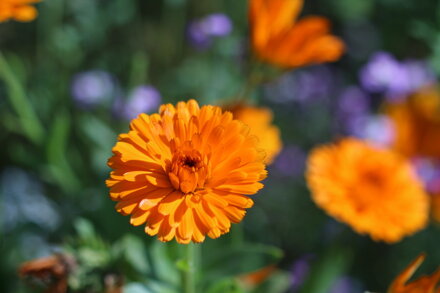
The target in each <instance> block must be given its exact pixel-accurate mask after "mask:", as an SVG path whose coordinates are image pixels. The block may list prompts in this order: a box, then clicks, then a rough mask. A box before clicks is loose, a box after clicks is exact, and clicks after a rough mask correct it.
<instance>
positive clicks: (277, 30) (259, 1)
mask: <svg viewBox="0 0 440 293" xmlns="http://www.w3.org/2000/svg"><path fill="white" fill-rule="evenodd" d="M249 6H250V7H249V22H250V31H251V43H252V47H253V49H254V51H255V54H256V55H257V57H259V58H260V59H262V60H263V61H266V62H268V63H272V64H274V65H277V66H279V67H282V68H289V67H299V66H304V65H307V64H313V63H322V62H331V61H336V60H338V59H339V58H340V57H341V55H342V53H343V52H344V43H343V42H342V41H341V40H340V39H339V38H337V37H335V36H332V35H330V34H329V30H330V23H329V21H328V20H327V19H326V18H323V17H318V16H309V17H305V18H303V19H301V20H299V21H297V22H295V20H296V18H297V17H298V14H299V13H300V11H301V9H302V6H303V0H250V4H249Z"/></svg>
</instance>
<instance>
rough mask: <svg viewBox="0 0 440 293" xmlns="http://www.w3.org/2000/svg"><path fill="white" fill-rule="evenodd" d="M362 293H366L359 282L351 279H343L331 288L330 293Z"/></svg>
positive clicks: (338, 280)
mask: <svg viewBox="0 0 440 293" xmlns="http://www.w3.org/2000/svg"><path fill="white" fill-rule="evenodd" d="M358 292H359V293H360V292H364V291H363V290H362V289H361V286H360V284H359V282H358V281H356V280H353V279H352V278H349V277H341V278H339V279H337V280H336V282H335V283H334V284H333V286H332V287H331V289H330V291H329V293H358Z"/></svg>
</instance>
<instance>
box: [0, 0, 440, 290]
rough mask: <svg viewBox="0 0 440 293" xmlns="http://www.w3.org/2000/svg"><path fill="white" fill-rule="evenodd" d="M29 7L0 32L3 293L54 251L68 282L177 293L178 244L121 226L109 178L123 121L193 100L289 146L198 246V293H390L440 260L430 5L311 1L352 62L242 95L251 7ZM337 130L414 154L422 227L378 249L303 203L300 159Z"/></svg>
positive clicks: (310, 69) (439, 58)
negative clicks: (410, 273) (26, 266)
mask: <svg viewBox="0 0 440 293" xmlns="http://www.w3.org/2000/svg"><path fill="white" fill-rule="evenodd" d="M0 1H2V0H0ZM0 4H1V3H0ZM32 5H33V6H35V7H36V9H37V10H38V17H37V18H36V19H35V20H34V21H32V22H20V21H14V20H10V21H6V22H0V129H1V131H0V143H1V149H2V150H1V152H0V164H1V165H0V182H1V183H0V194H1V197H0V220H1V228H0V229H1V230H0V231H1V238H0V251H1V258H0V291H1V292H18V293H19V292H40V291H38V288H44V284H41V283H44V282H41V280H36V281H35V280H34V282H32V280H31V284H33V285H34V289H30V288H32V287H28V286H27V285H25V282H24V281H23V280H20V278H19V277H18V268H19V266H20V264H21V263H23V262H25V261H28V260H30V259H34V258H38V257H46V256H49V255H52V254H54V253H55V254H56V253H59V252H63V253H64V252H71V254H72V255H75V257H76V263H75V264H70V267H72V266H73V267H75V266H77V267H78V266H80V269H78V270H76V273H75V274H74V275H71V276H69V286H71V289H72V290H78V292H86V291H85V290H87V289H88V288H89V289H90V288H92V289H90V290H101V292H104V291H103V290H104V289H105V290H110V289H109V288H111V287H112V286H115V287H118V286H119V285H121V286H125V287H124V288H125V290H126V291H124V292H129V293H138V292H139V293H142V292H158V293H162V292H179V291H178V290H177V289H176V287H177V285H176V284H178V283H179V276H178V275H175V274H174V272H175V269H173V266H175V264H174V263H173V261H172V260H173V259H176V255H177V254H178V252H179V250H180V249H181V247H180V246H178V245H177V244H176V243H174V242H173V243H169V244H162V243H159V242H158V241H157V239H155V238H153V237H150V236H148V235H146V234H145V233H144V229H143V228H142V227H133V226H131V225H129V223H128V219H127V218H126V217H122V216H121V215H119V214H118V213H117V212H116V211H115V210H114V202H112V201H111V200H110V198H109V196H108V188H107V187H106V186H105V180H106V179H107V177H108V174H109V172H110V168H109V167H107V159H108V158H109V157H110V156H111V148H112V146H113V145H114V144H115V142H116V139H117V135H118V134H119V133H124V132H126V131H127V130H128V125H129V121H130V120H131V119H133V118H135V117H136V116H137V115H139V114H140V113H147V114H150V113H155V112H157V109H158V107H159V106H160V105H161V104H164V103H173V104H174V103H176V102H177V101H181V100H188V99H191V98H192V99H196V100H197V101H198V102H199V103H200V104H214V105H220V106H226V105H232V104H233V103H235V102H240V103H242V102H243V101H244V100H245V99H246V101H247V103H250V104H253V105H258V106H264V107H267V108H269V109H271V111H272V113H273V119H274V122H273V123H274V124H275V125H276V126H277V127H278V128H279V130H280V135H281V139H282V144H283V147H282V149H281V151H280V153H279V154H278V155H277V156H276V158H274V161H273V163H272V164H270V165H269V166H268V171H269V175H268V178H267V179H266V180H265V181H264V184H265V188H264V189H263V190H261V191H260V192H259V193H258V194H257V195H255V196H253V199H254V200H255V205H254V207H252V208H251V209H249V210H248V212H247V215H246V217H245V219H244V221H243V222H242V223H240V224H236V225H233V226H232V229H231V232H230V233H229V234H227V235H224V236H222V237H221V238H220V239H217V240H212V239H208V240H206V241H205V242H204V244H203V257H202V258H201V260H200V262H201V266H202V267H203V270H202V272H203V274H202V275H201V276H199V279H200V280H201V281H200V288H203V290H204V291H200V292H212V293H215V292H275V293H276V292H280V293H281V292H301V293H308V292H310V293H326V292H335V293H361V292H364V291H366V290H368V291H371V292H386V290H387V288H388V286H389V284H390V283H391V281H392V280H393V279H394V278H395V277H396V276H397V275H398V274H399V273H400V272H401V271H402V270H403V269H404V268H405V267H406V266H407V265H408V264H409V263H410V261H411V260H413V259H414V258H416V256H417V255H419V254H420V253H421V252H425V253H426V254H427V256H428V257H427V258H426V260H425V263H424V265H423V266H422V270H423V272H426V273H428V272H429V273H430V272H432V271H434V270H435V269H436V267H437V266H438V264H439V262H440V249H439V243H440V226H439V224H440V199H439V198H440V94H439V93H440V89H439V88H438V87H437V80H438V77H439V75H440V1H436V0H423V1H397V0H333V1H328V0H306V1H305V3H304V9H303V11H302V12H301V15H320V16H324V17H327V18H328V19H329V20H330V22H331V23H332V33H333V34H335V35H337V36H338V37H339V38H341V39H342V40H343V41H344V43H345V46H346V48H345V54H344V55H343V57H342V58H341V59H340V60H339V61H337V62H334V63H325V64H320V65H309V66H305V67H301V68H295V69H282V70H281V71H280V70H278V71H276V72H274V73H273V74H272V76H271V78H267V79H264V80H260V83H259V85H258V86H255V87H254V88H252V90H249V89H248V88H247V87H246V85H247V84H248V81H249V80H248V73H249V70H250V68H249V67H250V65H249V60H252V48H251V47H250V34H249V31H250V30H249V23H248V3H247V1H237V0H205V1H196V0H154V1H153V0H147V1H145V0H133V1H126V0H105V1H103V0H92V1H90V0H74V1H68V0H43V1H41V2H38V3H36V4H32ZM1 7H2V6H1V5H0V9H1ZM0 12H1V11H0ZM1 15H2V14H1V13H0V16H1ZM1 20H2V19H0V21H1ZM345 136H354V137H358V138H360V139H364V140H368V141H370V142H372V143H373V144H376V145H379V146H381V147H388V148H392V149H395V150H397V151H398V152H400V153H401V154H402V155H403V156H406V157H407V158H408V160H410V161H411V162H412V164H413V166H414V170H415V171H417V172H418V173H419V175H420V176H421V178H422V179H423V181H424V186H425V189H426V191H427V192H428V193H429V194H430V195H429V196H430V199H431V202H432V204H431V209H432V217H431V218H430V221H429V224H428V225H427V227H426V228H425V229H423V230H422V231H420V232H418V233H416V234H415V235H412V236H409V237H406V238H404V239H403V240H401V241H400V242H398V243H396V244H385V243H381V242H375V241H373V240H371V239H370V238H369V237H368V236H363V235H358V234H356V233H355V232H354V231H353V230H352V229H351V228H350V227H349V226H347V225H346V224H343V223H340V222H338V221H336V220H335V219H333V218H331V217H329V216H328V215H326V214H325V213H324V211H322V210H321V209H319V208H318V207H317V206H316V205H315V204H314V203H313V201H312V199H311V196H310V191H309V190H308V188H307V185H306V181H305V178H304V172H305V169H306V160H307V156H308V154H309V151H310V150H311V149H312V148H313V147H315V146H316V145H318V144H322V143H328V142H332V141H335V140H338V139H340V138H342V137H345ZM278 147H279V145H278V142H277V145H276V148H278ZM334 168H335V169H338V166H334ZM237 242H238V243H239V244H237ZM243 243H246V244H247V246H244V245H243ZM243 247H246V249H244V248H243ZM63 263H69V260H65V259H64V260H63ZM177 266H178V265H177ZM268 268H269V269H268ZM261 269H265V270H264V271H262V273H261V271H260V274H259V275H257V276H255V275H253V276H250V277H249V276H244V275H245V274H247V273H249V272H254V271H256V270H261ZM419 274H421V273H419ZM37 279H38V278H37ZM46 281H47V280H46ZM122 284H123V285H122ZM75 286H76V287H75ZM35 288H37V289H35ZM96 288H98V289H96ZM34 290H35V291H34ZM80 290H83V291H80ZM173 290H174V291H173ZM176 290H177V291H176ZM234 290H235V291H234ZM87 292H88V291H87ZM92 292H95V291H92ZM97 292H98V291H97ZM107 292H111V291H107Z"/></svg>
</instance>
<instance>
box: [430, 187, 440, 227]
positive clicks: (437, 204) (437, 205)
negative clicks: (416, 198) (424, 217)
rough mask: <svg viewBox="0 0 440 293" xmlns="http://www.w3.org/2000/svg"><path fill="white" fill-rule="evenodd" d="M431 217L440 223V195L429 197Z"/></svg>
mask: <svg viewBox="0 0 440 293" xmlns="http://www.w3.org/2000/svg"><path fill="white" fill-rule="evenodd" d="M431 215H432V218H433V219H434V220H435V221H437V222H439V223H440V194H433V195H432V196H431Z"/></svg>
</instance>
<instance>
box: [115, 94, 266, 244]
mask: <svg viewBox="0 0 440 293" xmlns="http://www.w3.org/2000/svg"><path fill="white" fill-rule="evenodd" d="M118 140H119V141H118V143H117V144H116V145H115V147H114V148H113V154H114V155H113V157H111V158H110V160H109V163H108V164H109V166H110V167H111V168H113V169H114V171H113V172H111V174H110V178H109V179H108V180H107V186H109V187H110V197H111V198H112V199H113V200H115V201H118V202H119V203H118V204H117V205H116V209H117V211H118V212H120V213H122V214H124V215H131V219H130V222H131V224H132V225H135V226H138V225H144V224H145V232H146V233H148V234H149V235H158V238H159V240H161V241H170V240H172V239H173V238H176V240H177V241H178V242H179V243H189V242H190V241H193V242H202V241H203V240H204V239H205V235H208V236H209V237H211V238H217V237H219V236H220V235H221V234H224V233H227V232H228V231H229V229H230V226H231V222H232V223H238V222H240V221H241V220H242V218H243V217H244V215H245V213H246V209H247V208H250V207H251V206H252V205H253V201H252V199H250V198H249V197H248V195H252V194H255V193H256V192H257V191H258V190H260V189H261V188H262V187H263V184H261V183H260V182H259V181H261V180H263V179H264V178H265V177H266V170H265V165H264V163H263V160H264V151H263V150H260V149H259V148H258V147H257V145H258V139H257V138H256V137H255V136H253V135H250V134H249V127H248V126H246V125H245V124H244V123H242V122H241V121H239V120H234V119H233V117H232V114H231V113H230V112H224V113H223V112H222V110H221V108H219V107H215V106H203V107H201V108H199V105H198V104H197V102H196V101H194V100H190V101H188V102H186V103H185V102H180V103H178V104H177V106H176V107H174V106H173V105H171V104H167V105H163V106H161V107H160V109H159V114H153V115H146V114H141V115H139V117H138V118H136V119H134V120H133V121H132V122H131V124H130V131H129V132H128V133H126V134H121V135H120V136H119V139H118Z"/></svg>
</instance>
